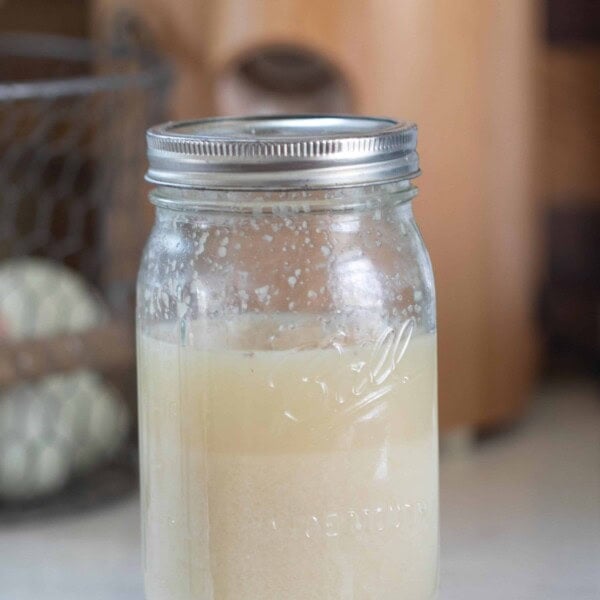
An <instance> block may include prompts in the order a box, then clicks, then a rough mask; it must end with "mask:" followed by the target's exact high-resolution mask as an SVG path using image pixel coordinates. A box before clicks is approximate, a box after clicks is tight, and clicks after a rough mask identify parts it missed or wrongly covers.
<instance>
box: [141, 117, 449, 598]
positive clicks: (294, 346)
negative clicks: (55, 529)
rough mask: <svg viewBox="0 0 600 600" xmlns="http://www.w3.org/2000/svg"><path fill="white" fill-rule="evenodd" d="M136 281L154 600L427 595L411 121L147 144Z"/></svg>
mask: <svg viewBox="0 0 600 600" xmlns="http://www.w3.org/2000/svg"><path fill="white" fill-rule="evenodd" d="M148 153H149V163H150V168H149V171H148V176H147V177H148V180H149V181H150V182H152V183H153V184H155V188H154V189H153V191H152V192H151V194H150V199H151V201H152V202H153V203H154V205H155V206H156V223H155V225H154V228H153V230H152V233H151V235H150V239H149V241H148V244H147V246H146V249H145V253H144V256H143V260H142V266H141V270H140V276H139V283H138V309H137V327H138V364H139V374H138V378H139V408H140V445H141V465H142V476H141V480H142V505H143V506H142V508H143V512H142V514H143V536H144V540H143V545H144V571H145V586H146V597H147V599H148V600H283V599H285V600H304V599H306V600H308V599H323V600H325V599H327V600H338V599H339V600H346V599H350V598H351V599H353V600H363V599H364V600H367V599H378V600H388V599H389V600H392V599H393V600H397V599H399V598H405V599H407V600H430V599H432V598H434V597H435V595H436V589H437V578H438V576H437V572H438V469H437V463H438V451H437V409H436V405H437V387H436V328H435V295H434V285H433V276H432V271H431V265H430V262H429V257H428V254H427V251H426V249H425V246H424V244H423V240H422V238H421V235H420V233H419V230H418V228H417V225H416V224H415V220H414V217H413V212H412V199H413V198H414V196H415V195H416V188H415V187H414V185H413V184H412V182H411V180H412V179H413V178H414V177H416V176H417V175H418V174H419V166H418V157H417V154H416V128H415V126H414V125H412V124H409V123H397V122H394V121H391V120H386V119H369V118H358V117H357V118H352V117H276V118H274V117H268V118H264V117H261V118H244V119H215V120H203V121H196V122H188V123H170V124H166V125H162V126H158V127H155V128H153V129H151V130H150V131H149V132H148Z"/></svg>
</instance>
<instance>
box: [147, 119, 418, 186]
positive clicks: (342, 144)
mask: <svg viewBox="0 0 600 600" xmlns="http://www.w3.org/2000/svg"><path fill="white" fill-rule="evenodd" d="M147 141H148V161H149V163H150V166H149V169H148V173H147V174H146V179H147V180H148V181H150V182H151V183H154V184H157V185H166V186H175V187H183V188H197V189H227V190H240V189H250V190H252V189H254V190H256V189H271V190H281V189H303V188H306V189H309V188H312V189H314V188H332V187H347V186H356V185H367V184H375V183H385V182H392V181H398V180H401V179H410V178H412V177H416V176H417V175H419V157H418V155H417V152H416V147H417V128H416V125H414V124H413V123H405V122H396V121H393V120H392V119H379V118H369V117H346V116H312V115H311V116H275V117H241V118H218V119H202V120H198V121H185V122H171V123H165V124H163V125H157V126H156V127H152V128H151V129H149V130H148V133H147Z"/></svg>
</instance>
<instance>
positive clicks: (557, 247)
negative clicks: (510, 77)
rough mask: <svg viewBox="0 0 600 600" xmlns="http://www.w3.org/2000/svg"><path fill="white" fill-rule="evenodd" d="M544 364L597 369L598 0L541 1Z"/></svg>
mask: <svg viewBox="0 0 600 600" xmlns="http://www.w3.org/2000/svg"><path fill="white" fill-rule="evenodd" d="M546 5H547V6H546V9H547V10H546V16H547V29H546V40H547V45H546V47H545V49H544V53H543V56H542V62H541V64H542V69H543V89H544V92H545V97H546V100H547V101H546V106H545V110H544V112H543V115H542V117H543V131H544V141H545V143H544V145H543V147H542V149H541V150H542V154H543V164H544V169H543V173H542V174H543V178H542V181H543V187H542V189H541V192H542V197H543V199H544V212H545V220H544V223H545V227H544V233H545V236H544V237H545V246H546V248H545V250H546V251H545V256H546V263H545V269H544V280H543V287H542V303H541V304H542V315H541V317H542V327H543V334H544V341H545V345H544V363H545V367H546V369H547V370H549V371H565V370H568V371H578V372H580V373H581V372H587V373H589V374H593V375H596V376H598V375H599V374H600V3H598V2H589V1H588V0H547V1H546Z"/></svg>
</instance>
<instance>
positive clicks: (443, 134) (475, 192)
mask: <svg viewBox="0 0 600 600" xmlns="http://www.w3.org/2000/svg"><path fill="white" fill-rule="evenodd" d="M124 13H130V14H137V15H139V18H141V19H142V20H143V21H144V23H145V24H146V26H147V27H148V28H149V30H150V31H151V32H152V33H153V35H154V36H155V39H156V40H157V41H158V43H159V45H160V46H161V47H162V49H163V50H164V51H165V52H166V53H167V54H168V55H169V56H170V57H171V60H172V61H173V63H174V65H175V68H176V72H177V74H178V82H177V85H176V89H175V93H174V97H173V111H172V112H173V117H174V118H184V117H197V116H203V115H208V114H220V113H223V112H228V113H231V112H237V113H243V112H256V110H257V109H260V108H261V107H269V110H271V107H272V106H275V107H277V106H280V107H281V109H282V110H289V107H290V106H293V107H294V108H295V109H296V110H298V109H301V108H302V107H303V106H306V108H307V110H311V109H314V108H315V107H316V106H318V107H319V108H320V109H322V108H323V106H324V107H325V108H327V109H331V110H335V109H336V108H341V109H342V110H351V111H353V112H359V113H369V114H375V115H387V116H392V117H396V118H406V119H409V120H414V121H416V122H417V123H418V124H419V126H420V140H419V148H420V154H421V160H422V166H423V176H422V177H421V178H420V179H419V180H418V181H417V184H418V186H419V187H420V189H421V194H420V196H419V197H418V198H417V200H416V202H415V209H416V212H417V216H418V220H419V223H420V224H421V226H422V230H423V233H424V237H425V239H426V242H427V244H428V246H429V248H430V250H431V255H432V260H433V263H434V267H435V271H436V277H437V286H438V298H439V305H438V306H439V341H440V348H439V357H440V415H441V423H442V427H443V428H445V429H446V430H448V429H452V428H456V427H471V426H479V425H498V424H500V423H503V422H507V421H511V420H513V419H515V418H516V417H517V416H518V415H519V414H520V413H521V411H522V410H523V408H524V407H525V404H526V399H527V397H528V391H529V388H530V385H531V382H532V378H533V376H534V369H535V346H536V343H535V334H534V329H533V326H532V310H533V297H534V290H535V282H536V275H535V273H536V257H537V250H536V246H537V235H536V231H535V227H534V210H535V207H534V203H533V197H534V194H535V188H534V180H533V178H534V160H533V153H532V148H533V138H534V130H535V118H534V112H535V110H536V100H535V95H534V89H535V69H534V62H535V56H536V47H535V46H536V42H535V40H536V27H537V21H536V11H535V3H531V2H523V1H522V0H504V1H503V2H490V1H488V2H481V1H480V0H464V1H461V2H437V1H435V0H403V1H402V2H398V1H397V0H329V1H328V2H326V3H324V2H321V1H320V0H303V1H298V0H242V1H240V0H213V1H210V0H172V1H171V2H166V1H162V0H144V1H141V0H96V2H95V20H94V24H95V27H96V30H97V31H98V32H99V33H100V35H102V32H104V33H106V32H107V31H109V30H110V27H111V21H112V20H113V19H114V18H115V15H116V14H121V15H123V14H124ZM269 48H271V49H272V48H288V49H290V48H291V49H292V50H294V51H297V52H298V53H299V54H301V55H304V54H305V55H309V56H316V57H320V58H319V59H320V60H321V61H322V64H323V65H325V68H326V69H329V72H330V75H331V76H330V78H329V80H328V81H329V84H330V85H333V86H334V88H335V90H336V92H335V94H338V95H337V96H336V95H335V94H329V95H324V99H323V97H320V98H316V97H314V95H312V96H310V95H308V96H306V97H305V98H303V99H301V101H298V100H297V99H294V98H292V97H289V96H288V97H285V96H282V95H281V94H279V92H276V93H275V96H274V92H273V90H272V89H263V90H261V88H260V85H255V84H254V83H252V82H250V89H249V87H248V82H247V81H246V82H244V81H243V78H244V77H245V76H246V75H245V73H246V66H247V64H248V60H249V59H250V58H251V57H253V56H255V55H257V54H258V55H260V53H263V52H265V51H267V50H268V49H269ZM236 77H237V78H239V81H236ZM236 86H237V87H236ZM244 86H245V87H244ZM232 90H233V91H232ZM240 90H241V91H240ZM236 94H237V95H236ZM261 94H262V96H261ZM277 94H279V95H277ZM236 98H237V100H236ZM240 98H241V100H239V99H240ZM327 98H329V99H330V100H331V98H334V101H332V103H331V106H329V105H328V104H327ZM236 101H238V104H236ZM303 103H304V104H303ZM319 103H320V104H319Z"/></svg>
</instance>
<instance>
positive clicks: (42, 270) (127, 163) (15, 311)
mask: <svg viewBox="0 0 600 600" xmlns="http://www.w3.org/2000/svg"><path fill="white" fill-rule="evenodd" d="M121 50H122V48H121ZM0 65H1V66H0V520H5V521H6V520H14V518H15V517H16V516H20V515H23V514H29V513H30V512H32V511H34V512H38V511H40V510H42V511H45V510H48V509H49V508H51V509H52V510H58V509H64V508H71V507H72V506H73V505H82V504H89V503H90V502H92V501H97V500H98V499H100V498H103V499H106V498H109V497H114V496H115V495H119V494H121V493H122V492H123V491H124V490H126V489H131V488H133V487H134V486H135V482H136V477H135V474H132V468H133V463H134V461H133V460H132V457H133V456H134V453H133V452H132V444H131V441H132V439H133V435H134V434H133V433H132V432H133V429H134V427H133V424H134V422H135V419H134V415H133V407H134V402H133V400H134V391H133V390H134V383H133V358H134V352H133V343H132V339H133V337H132V333H131V327H132V315H133V291H134V281H135V273H136V269H137V262H138V258H139V253H140V251H141V247H142V244H143V240H144V238H145V235H146V233H147V232H146V228H145V227H144V225H143V224H144V222H145V220H144V214H145V208H144V206H145V201H144V193H143V189H142V184H141V182H142V181H143V170H144V164H145V161H144V155H145V148H144V135H143V134H144V131H145V129H146V127H147V126H148V124H150V123H152V122H156V121H157V120H159V118H160V114H161V112H162V110H163V106H164V93H165V90H166V88H167V85H166V84H167V82H168V73H167V71H166V69H165V67H164V65H162V64H161V63H160V62H158V61H156V60H155V59H154V58H153V57H149V56H148V55H147V54H145V53H143V52H141V51H139V50H137V51H135V52H132V51H131V48H128V51H127V52H122V51H121V52H119V54H118V55H116V54H115V53H114V52H109V53H107V52H99V51H98V50H97V49H94V48H93V47H92V46H91V45H90V44H89V43H88V42H84V41H78V40H67V39H62V38H55V37H39V36H35V37H32V36H15V35H10V36H0Z"/></svg>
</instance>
